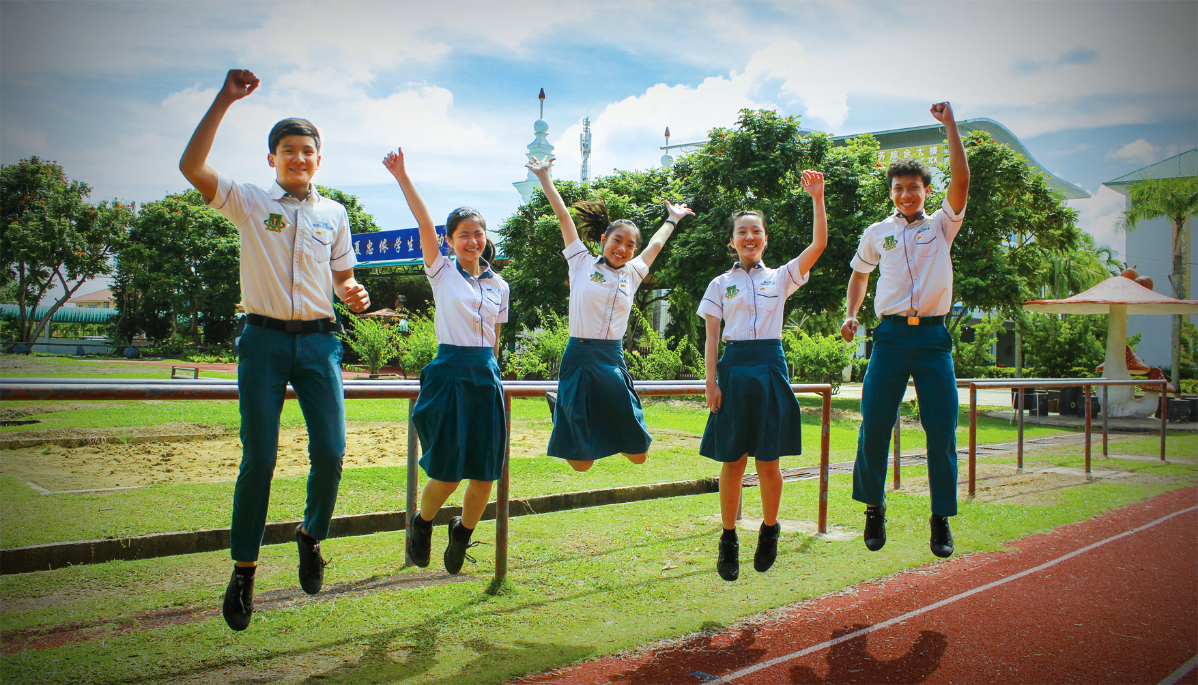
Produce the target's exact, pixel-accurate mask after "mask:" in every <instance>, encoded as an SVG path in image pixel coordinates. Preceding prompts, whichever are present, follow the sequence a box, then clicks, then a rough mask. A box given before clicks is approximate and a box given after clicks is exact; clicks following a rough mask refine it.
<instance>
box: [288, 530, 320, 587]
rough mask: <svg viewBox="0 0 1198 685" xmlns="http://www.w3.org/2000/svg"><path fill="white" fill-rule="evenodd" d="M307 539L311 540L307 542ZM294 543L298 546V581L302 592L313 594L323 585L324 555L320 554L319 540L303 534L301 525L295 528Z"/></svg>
mask: <svg viewBox="0 0 1198 685" xmlns="http://www.w3.org/2000/svg"><path fill="white" fill-rule="evenodd" d="M309 540H310V541H311V542H309ZM295 545H296V547H298V548H299V581H300V587H301V588H303V590H304V592H306V593H308V594H310V595H314V594H316V593H317V592H320V586H321V585H324V567H325V565H326V563H325V560H324V557H322V556H320V541H319V540H317V539H315V538H312V537H310V536H308V535H304V532H303V529H302V527H297V528H296V529H295Z"/></svg>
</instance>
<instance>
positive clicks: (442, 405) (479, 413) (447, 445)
mask: <svg viewBox="0 0 1198 685" xmlns="http://www.w3.org/2000/svg"><path fill="white" fill-rule="evenodd" d="M412 423H414V424H415V425H416V435H417V436H419V438H420V448H421V456H420V467H421V468H423V469H424V472H425V473H426V474H428V477H429V478H432V479H434V480H440V481H445V482H451V483H454V482H457V481H460V480H464V479H470V480H491V481H493V480H499V477H500V475H501V473H502V471H503V453H504V449H505V445H504V441H505V437H506V422H505V421H504V416H503V384H502V381H501V380H500V377H499V364H498V363H496V361H495V353H494V350H492V349H491V348H490V347H461V346H458V345H439V346H437V357H436V358H435V359H433V361H432V362H430V363H429V364H428V365H427V366H425V367H424V369H423V370H422V371H421V372H420V396H419V397H417V398H416V407H415V409H414V410H413V412H412Z"/></svg>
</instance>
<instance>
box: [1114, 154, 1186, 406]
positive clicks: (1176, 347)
mask: <svg viewBox="0 0 1198 685" xmlns="http://www.w3.org/2000/svg"><path fill="white" fill-rule="evenodd" d="M1128 190H1129V192H1128V198H1129V199H1130V203H1129V206H1128V208H1127V209H1126V210H1124V212H1123V217H1122V220H1121V221H1120V222H1119V228H1120V229H1122V230H1124V231H1127V232H1129V233H1130V232H1131V231H1134V230H1136V226H1138V225H1139V223H1140V222H1141V221H1149V220H1151V219H1156V218H1158V217H1165V218H1167V219H1169V220H1170V221H1172V222H1173V275H1172V276H1170V277H1169V280H1170V281H1171V282H1172V283H1173V297H1176V298H1177V299H1179V300H1183V299H1186V298H1187V296H1188V295H1189V292H1190V288H1189V277H1188V273H1187V272H1188V269H1187V268H1186V256H1187V255H1185V253H1184V251H1185V247H1184V246H1183V244H1182V242H1181V232H1182V230H1184V228H1185V224H1186V222H1187V221H1189V220H1190V219H1191V218H1192V217H1193V216H1194V215H1195V214H1196V213H1198V178H1195V177H1192V176H1191V177H1189V178H1164V179H1157V180H1150V181H1141V182H1139V183H1134V184H1132V186H1131V187H1130V188H1128ZM1181 323H1182V315H1181V314H1174V315H1173V349H1172V354H1171V355H1170V359H1169V364H1170V366H1171V367H1172V376H1173V378H1172V381H1173V387H1174V388H1177V389H1179V390H1180V388H1181V383H1180V381H1181Z"/></svg>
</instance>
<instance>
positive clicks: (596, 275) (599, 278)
mask: <svg viewBox="0 0 1198 685" xmlns="http://www.w3.org/2000/svg"><path fill="white" fill-rule="evenodd" d="M591 280H592V281H594V282H596V283H607V277H606V276H604V275H603V274H601V273H599V272H598V271H596V272H595V273H593V274H591Z"/></svg>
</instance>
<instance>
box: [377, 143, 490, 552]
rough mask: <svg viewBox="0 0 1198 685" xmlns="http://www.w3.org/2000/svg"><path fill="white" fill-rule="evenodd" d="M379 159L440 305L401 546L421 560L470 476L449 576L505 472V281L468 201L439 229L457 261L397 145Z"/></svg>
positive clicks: (453, 530) (416, 417) (455, 523)
mask: <svg viewBox="0 0 1198 685" xmlns="http://www.w3.org/2000/svg"><path fill="white" fill-rule="evenodd" d="M383 164H384V165H385V166H386V167H387V170H388V171H390V172H391V174H392V175H393V176H395V180H397V181H399V187H400V188H401V189H402V190H403V194H404V198H405V199H406V200H407V201H408V207H409V208H410V209H411V210H412V214H413V215H415V217H416V221H417V223H418V224H419V225H420V248H421V251H422V252H423V253H424V273H425V275H426V276H428V280H429V282H430V283H431V284H432V287H433V299H434V301H435V303H436V307H437V315H436V322H435V324H434V326H435V328H436V333H437V342H438V343H439V344H438V347H437V357H436V359H434V360H433V361H432V362H431V363H430V364H428V365H427V366H425V367H424V370H423V371H421V372H420V396H419V397H418V398H417V399H416V406H415V408H414V410H413V412H412V423H413V424H415V426H416V433H417V435H419V437H420V446H421V450H422V456H421V457H420V466H421V468H423V469H424V471H425V473H427V474H428V477H429V481H428V483H426V484H425V486H424V492H423V493H422V494H421V498H420V512H419V513H418V515H417V516H416V517H414V519H413V521H412V522H411V524H410V525H411V526H412V529H411V535H410V536H409V538H408V539H409V541H410V542H409V548H408V554H409V555H410V556H411V558H412V561H413V563H415V564H416V565H417V566H420V567H421V568H423V567H425V566H428V564H429V557H430V553H431V552H430V550H431V546H432V534H433V517H434V516H436V514H437V511H439V510H440V509H441V505H443V504H444V503H445V500H447V499H449V496H450V495H452V494H453V492H454V491H455V490H457V488H458V484H459V483H460V482H461V481H462V480H469V481H470V484H469V485H467V486H466V494H465V497H464V498H463V501H462V515H461V516H460V517H454V519H453V520H452V521H450V523H449V545H448V546H447V547H446V549H445V555H444V561H445V570H446V571H448V572H449V573H450V574H455V575H456V574H457V573H458V572H459V571H461V569H462V562H463V561H464V560H465V559H466V558H468V555H467V554H466V550H467V549H468V548H469V547H472V546H474V545H476V544H478V543H477V542H476V543H471V542H470V535H471V534H472V533H473V532H474V527H475V526H476V525H478V521H479V519H480V518H482V514H483V510H484V509H486V507H487V500H488V499H490V495H491V485H492V484H493V483H494V482H495V481H496V480H498V479H499V477H500V475H501V473H502V471H503V456H504V441H505V437H506V435H505V422H504V410H503V384H502V382H501V381H500V378H499V365H498V364H497V363H496V357H497V355H498V344H499V342H498V341H499V326H500V324H502V323H505V322H506V321H507V319H508V292H509V291H508V285H507V283H506V282H505V281H504V280H503V279H502V278H500V277H499V276H498V275H496V274H495V272H494V271H492V270H491V267H490V265H489V264H488V263H487V260H488V259H490V255H491V254H493V253H494V245H492V244H491V242H490V241H489V240H488V239H487V231H486V228H487V225H486V222H485V221H484V220H483V218H482V215H480V214H479V213H478V212H477V211H476V210H474V209H471V208H469V207H459V208H458V209H455V210H454V211H453V212H452V213H451V214H450V215H449V219H448V220H447V221H446V222H445V237H446V240H447V241H448V242H449V244H450V247H451V248H452V249H453V252H454V255H455V256H456V259H454V260H449V259H447V258H446V257H445V256H444V255H442V254H441V251H440V249H439V247H438V243H437V232H436V228H434V226H433V220H432V217H431V216H430V215H429V212H428V208H427V207H425V205H424V201H423V200H422V199H421V198H420V194H419V193H417V192H416V188H415V187H414V186H413V185H412V181H411V180H410V179H409V178H408V175H407V171H406V170H405V169H404V159H403V152H402V151H397V152H392V153H390V154H388V155H387V157H386V159H384V160H383Z"/></svg>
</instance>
